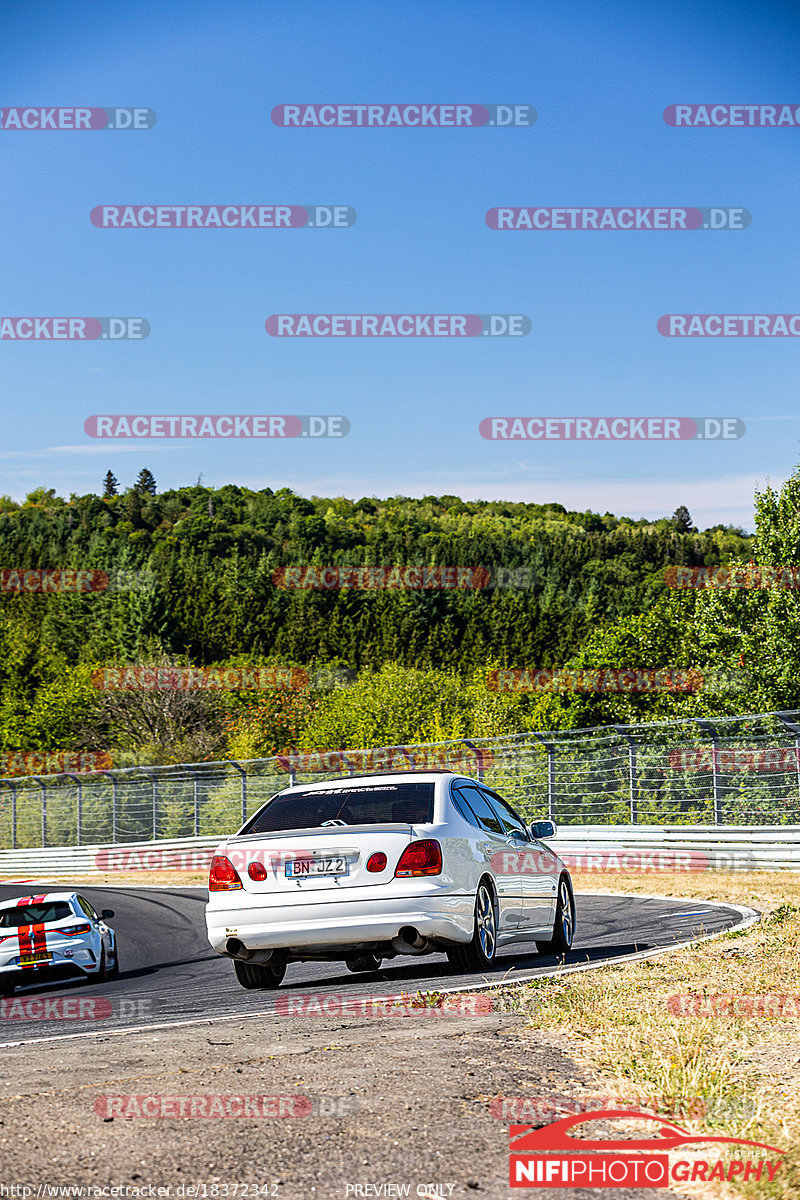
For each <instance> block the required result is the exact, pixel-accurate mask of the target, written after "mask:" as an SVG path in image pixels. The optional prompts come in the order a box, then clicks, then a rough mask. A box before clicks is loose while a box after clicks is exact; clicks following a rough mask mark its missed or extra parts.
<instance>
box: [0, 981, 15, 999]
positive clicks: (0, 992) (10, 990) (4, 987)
mask: <svg viewBox="0 0 800 1200" xmlns="http://www.w3.org/2000/svg"><path fill="white" fill-rule="evenodd" d="M16 986H17V985H16V984H15V983H6V981H5V980H2V981H0V999H1V998H2V997H3V996H13V995H14V989H15V988H16Z"/></svg>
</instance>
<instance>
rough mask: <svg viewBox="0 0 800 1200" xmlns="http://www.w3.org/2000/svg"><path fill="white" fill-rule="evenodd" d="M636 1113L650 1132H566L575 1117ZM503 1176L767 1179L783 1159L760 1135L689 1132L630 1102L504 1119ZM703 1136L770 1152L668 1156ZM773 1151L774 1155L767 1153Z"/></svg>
mask: <svg viewBox="0 0 800 1200" xmlns="http://www.w3.org/2000/svg"><path fill="white" fill-rule="evenodd" d="M612 1120H624V1121H633V1122H637V1121H641V1122H643V1123H645V1122H646V1123H647V1124H650V1125H652V1124H653V1123H655V1124H657V1125H658V1127H659V1128H658V1129H657V1130H656V1131H655V1132H654V1133H650V1131H649V1130H647V1131H645V1130H641V1133H642V1136H640V1137H638V1138H637V1137H634V1138H632V1139H628V1138H620V1139H619V1140H616V1139H613V1138H597V1139H591V1138H582V1137H577V1136H575V1135H573V1134H572V1132H571V1130H572V1129H573V1127H574V1126H576V1125H583V1124H587V1125H588V1124H589V1123H590V1122H592V1121H612ZM508 1135H509V1140H510V1155H511V1159H510V1164H509V1183H510V1185H511V1187H518V1188H519V1187H534V1188H567V1187H571V1188H574V1187H587V1188H621V1187H651V1188H667V1187H669V1186H670V1184H671V1183H686V1182H691V1183H694V1182H696V1181H698V1180H699V1181H702V1182H706V1181H709V1182H710V1181H712V1180H726V1181H727V1182H728V1183H731V1182H734V1181H736V1182H741V1183H746V1182H748V1180H751V1179H752V1180H755V1181H757V1182H758V1181H760V1180H761V1179H762V1177H763V1179H764V1181H765V1182H767V1181H769V1182H770V1183H771V1182H772V1180H773V1179H774V1178H775V1175H776V1174H777V1172H778V1170H779V1169H780V1167H781V1165H782V1161H783V1160H782V1156H783V1154H785V1151H784V1150H778V1149H777V1148H776V1147H775V1146H769V1145H767V1144H766V1143H764V1142H751V1141H747V1140H745V1139H744V1138H732V1137H717V1136H715V1135H713V1134H693V1133H690V1132H689V1130H687V1129H682V1128H681V1127H680V1126H679V1125H676V1124H674V1123H673V1122H672V1121H665V1120H664V1118H663V1117H659V1116H658V1115H657V1114H656V1113H653V1112H631V1111H630V1110H629V1109H628V1110H626V1109H608V1110H604V1111H602V1110H601V1111H599V1112H592V1113H590V1114H587V1113H585V1112H580V1113H575V1114H573V1115H571V1116H568V1117H563V1118H562V1119H561V1120H560V1121H554V1122H553V1123H552V1124H550V1125H545V1126H543V1127H541V1128H536V1127H535V1126H532V1125H510V1126H509V1130H508ZM707 1143H711V1144H714V1145H720V1144H725V1145H729V1146H738V1147H748V1148H751V1147H752V1148H754V1149H757V1150H766V1151H768V1152H769V1155H770V1157H769V1158H766V1157H765V1156H764V1155H763V1154H762V1155H757V1156H755V1155H752V1154H751V1153H750V1151H749V1149H748V1151H747V1156H746V1157H745V1153H744V1152H742V1151H740V1152H739V1153H740V1157H738V1158H731V1159H724V1158H722V1157H721V1156H720V1155H719V1154H717V1155H712V1154H711V1153H708V1155H707V1156H702V1157H698V1156H697V1155H696V1154H695V1153H693V1154H692V1158H691V1159H689V1158H679V1159H678V1160H677V1162H671V1161H670V1152H678V1153H680V1152H681V1151H682V1150H684V1147H685V1148H686V1149H687V1151H688V1150H690V1149H691V1151H695V1149H696V1148H699V1147H700V1146H704V1145H705V1144H707ZM775 1155H777V1156H778V1157H777V1158H774V1157H773V1156H775Z"/></svg>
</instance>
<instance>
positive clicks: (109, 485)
mask: <svg viewBox="0 0 800 1200" xmlns="http://www.w3.org/2000/svg"><path fill="white" fill-rule="evenodd" d="M118 485H119V480H118V479H117V477H116V475H115V474H114V472H113V471H107V472H106V474H105V478H104V479H103V496H116V495H117V487H118Z"/></svg>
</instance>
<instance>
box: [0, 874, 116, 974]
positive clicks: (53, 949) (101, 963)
mask: <svg viewBox="0 0 800 1200" xmlns="http://www.w3.org/2000/svg"><path fill="white" fill-rule="evenodd" d="M113 916H114V913H113V911H112V909H110V908H104V909H103V912H102V914H101V915H100V916H98V914H97V913H96V912H95V910H94V908H93V907H92V905H91V904H90V903H89V901H88V900H87V899H86V897H85V896H81V895H79V894H78V892H43V893H42V894H41V895H38V896H19V897H17V898H16V899H14V900H2V901H0V996H10V995H11V993H12V992H13V991H14V988H15V987H18V986H22V985H23V984H27V983H35V982H38V981H40V980H42V979H52V978H53V977H54V976H56V975H60V974H71V975H79V976H80V975H82V976H90V977H92V978H93V979H95V980H97V981H98V982H102V981H103V980H105V979H115V978H116V977H117V976H118V975H119V956H118V954H117V939H116V935H115V933H114V930H113V929H112V928H111V927H110V926H109V925H106V921H110V920H111V918H112V917H113Z"/></svg>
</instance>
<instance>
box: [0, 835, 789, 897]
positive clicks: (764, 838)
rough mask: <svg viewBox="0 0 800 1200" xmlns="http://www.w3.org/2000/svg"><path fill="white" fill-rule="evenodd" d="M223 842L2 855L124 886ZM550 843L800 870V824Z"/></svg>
mask: <svg viewBox="0 0 800 1200" xmlns="http://www.w3.org/2000/svg"><path fill="white" fill-rule="evenodd" d="M219 841H220V838H219V837H218V836H214V837H200V838H175V839H169V840H159V841H149V842H133V843H128V844H127V845H120V844H119V843H113V842H110V843H108V844H106V845H95V846H59V847H49V848H47V849H41V848H40V849H28V850H2V851H0V878H2V877H3V876H11V875H18V876H20V877H22V878H24V879H31V880H33V879H36V880H37V881H38V880H40V879H49V878H53V879H57V878H60V877H68V876H75V875H79V876H84V875H86V876H91V875H94V874H97V875H100V874H109V875H112V876H118V878H119V882H120V883H124V882H125V878H126V875H128V874H129V873H130V872H132V871H152V872H158V871H161V870H168V869H174V870H181V871H195V872H203V873H204V872H205V871H207V870H208V866H209V863H210V861H211V856H212V854H213V852H214V850H215V848H216V846H217V845H218V844H219ZM550 844H551V845H552V846H553V847H554V849H555V850H556V851H557V852H558V854H560V856H561V857H562V859H563V860H564V861H565V862H566V864H567V865H568V866H570V867H572V868H574V869H576V870H581V871H584V872H589V873H591V872H593V871H612V872H618V871H644V872H648V873H653V874H655V875H658V874H659V873H665V872H670V873H672V872H674V871H678V872H679V873H683V872H686V873H688V874H691V873H694V872H698V871H713V870H728V871H732V870H733V871H736V870H739V871H741V870H749V871H800V825H790V826H787V825H773V826H763V825H752V826H741V825H727V826H719V825H694V826H686V825H663V826H642V825H605V826H598V825H574V826H564V827H562V828H561V829H559V831H558V836H557V837H556V838H555V839H554V841H553V842H552V843H550ZM523 869H524V868H523ZM531 869H534V870H535V861H534V862H532V863H531Z"/></svg>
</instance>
